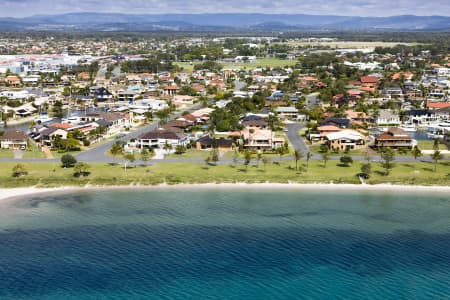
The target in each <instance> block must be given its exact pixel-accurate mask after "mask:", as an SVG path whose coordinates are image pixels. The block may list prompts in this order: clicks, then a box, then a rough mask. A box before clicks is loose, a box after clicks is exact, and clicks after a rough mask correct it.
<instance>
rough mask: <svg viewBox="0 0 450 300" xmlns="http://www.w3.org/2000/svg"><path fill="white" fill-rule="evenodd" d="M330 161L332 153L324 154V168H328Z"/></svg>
mask: <svg viewBox="0 0 450 300" xmlns="http://www.w3.org/2000/svg"><path fill="white" fill-rule="evenodd" d="M329 159H330V153H328V152H324V153H322V161H323V167H324V168H326V167H327V161H328V160H329Z"/></svg>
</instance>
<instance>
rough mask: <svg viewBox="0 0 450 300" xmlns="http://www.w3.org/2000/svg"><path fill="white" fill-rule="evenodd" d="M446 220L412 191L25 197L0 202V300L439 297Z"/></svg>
mask: <svg viewBox="0 0 450 300" xmlns="http://www.w3.org/2000/svg"><path fill="white" fill-rule="evenodd" d="M430 194H431V195H430ZM449 216H450V199H449V196H448V194H446V193H425V192H423V193H417V192H416V193H408V192H395V191H385V192H375V191H331V190H328V191H322V192H314V191H301V190H289V191H282V190H280V189H278V190H266V189H265V190H257V189H252V190H246V189H244V188H243V189H242V190H231V191H229V190H228V191H227V190H226V189H224V188H217V189H208V190H195V189H192V188H191V189H149V190H145V189H142V190H140V189H137V190H136V189H134V190H133V189H121V190H89V191H73V192H64V193H60V194H51V195H49V196H45V195H36V196H31V197H30V196H28V197H26V198H24V199H20V200H14V201H5V202H3V203H0V278H1V280H0V299H387V298H389V299H448V295H450V285H449V284H448V278H449V276H448V274H450V250H449V249H450V218H449Z"/></svg>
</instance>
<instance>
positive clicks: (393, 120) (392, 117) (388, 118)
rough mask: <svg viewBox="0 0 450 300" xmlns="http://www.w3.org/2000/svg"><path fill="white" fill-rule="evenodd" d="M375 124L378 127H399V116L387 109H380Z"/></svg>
mask: <svg viewBox="0 0 450 300" xmlns="http://www.w3.org/2000/svg"><path fill="white" fill-rule="evenodd" d="M376 123H377V125H378V126H398V125H400V123H401V122H400V116H399V115H398V114H397V113H394V112H393V111H391V110H388V109H382V110H380V112H379V115H378V117H377V120H376Z"/></svg>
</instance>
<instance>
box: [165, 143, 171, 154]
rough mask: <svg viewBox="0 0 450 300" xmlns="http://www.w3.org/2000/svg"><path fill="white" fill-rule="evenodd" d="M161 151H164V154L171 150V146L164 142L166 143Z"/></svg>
mask: <svg viewBox="0 0 450 300" xmlns="http://www.w3.org/2000/svg"><path fill="white" fill-rule="evenodd" d="M163 149H164V150H165V151H166V152H169V151H170V150H172V144H169V143H168V142H166V143H165V144H164V147H163Z"/></svg>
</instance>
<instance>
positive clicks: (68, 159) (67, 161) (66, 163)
mask: <svg viewBox="0 0 450 300" xmlns="http://www.w3.org/2000/svg"><path fill="white" fill-rule="evenodd" d="M76 163H77V159H76V158H75V157H73V156H72V155H70V154H65V155H63V156H62V157H61V164H62V167H63V168H72V167H73V166H74V165H75V164H76Z"/></svg>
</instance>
